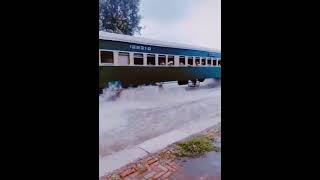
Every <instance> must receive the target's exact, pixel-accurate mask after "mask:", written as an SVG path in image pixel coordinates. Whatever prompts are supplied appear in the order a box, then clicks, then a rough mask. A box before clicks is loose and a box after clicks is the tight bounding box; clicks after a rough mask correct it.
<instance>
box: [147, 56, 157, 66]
mask: <svg viewBox="0 0 320 180" xmlns="http://www.w3.org/2000/svg"><path fill="white" fill-rule="evenodd" d="M147 65H156V55H154V54H148V55H147Z"/></svg>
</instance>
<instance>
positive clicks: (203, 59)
mask: <svg viewBox="0 0 320 180" xmlns="http://www.w3.org/2000/svg"><path fill="white" fill-rule="evenodd" d="M201 65H203V66H204V65H206V58H201Z"/></svg>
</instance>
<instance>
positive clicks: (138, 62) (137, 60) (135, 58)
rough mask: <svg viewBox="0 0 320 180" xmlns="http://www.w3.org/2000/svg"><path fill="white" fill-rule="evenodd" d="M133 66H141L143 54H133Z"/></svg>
mask: <svg viewBox="0 0 320 180" xmlns="http://www.w3.org/2000/svg"><path fill="white" fill-rule="evenodd" d="M133 63H134V65H143V54H137V53H135V54H134V56H133Z"/></svg>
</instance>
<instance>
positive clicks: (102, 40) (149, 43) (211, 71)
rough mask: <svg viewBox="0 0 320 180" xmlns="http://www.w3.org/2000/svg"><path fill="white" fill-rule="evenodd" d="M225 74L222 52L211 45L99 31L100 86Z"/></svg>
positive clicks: (201, 78)
mask: <svg viewBox="0 0 320 180" xmlns="http://www.w3.org/2000/svg"><path fill="white" fill-rule="evenodd" d="M207 78H215V79H220V78H221V53H220V52H218V51H213V50H211V49H208V48H203V47H197V46H191V45H185V44H179V43H169V42H163V41H157V40H151V39H146V38H141V37H133V36H127V35H120V34H114V33H108V32H99V90H102V89H104V88H106V87H108V86H110V84H118V85H120V86H121V87H122V88H126V87H130V86H132V87H136V86H138V85H145V84H155V83H161V82H167V81H177V82H178V84H179V85H184V84H188V82H191V83H194V84H195V83H196V82H197V81H198V82H202V81H204V80H205V79H207Z"/></svg>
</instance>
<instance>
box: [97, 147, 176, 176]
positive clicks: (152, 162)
mask: <svg viewBox="0 0 320 180" xmlns="http://www.w3.org/2000/svg"><path fill="white" fill-rule="evenodd" d="M174 159H175V156H174V152H173V151H172V150H164V151H162V152H161V153H159V154H157V155H150V156H148V157H146V158H144V159H142V160H140V161H138V162H136V163H133V164H130V165H128V166H126V167H124V168H121V169H120V170H118V171H117V172H114V173H113V174H112V175H109V176H106V177H102V178H101V180H122V179H123V180H140V179H148V180H149V179H161V180H162V179H169V178H170V176H171V175H172V173H174V172H176V171H178V170H179V168H180V167H179V165H178V163H177V162H176V161H175V160H174Z"/></svg>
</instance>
